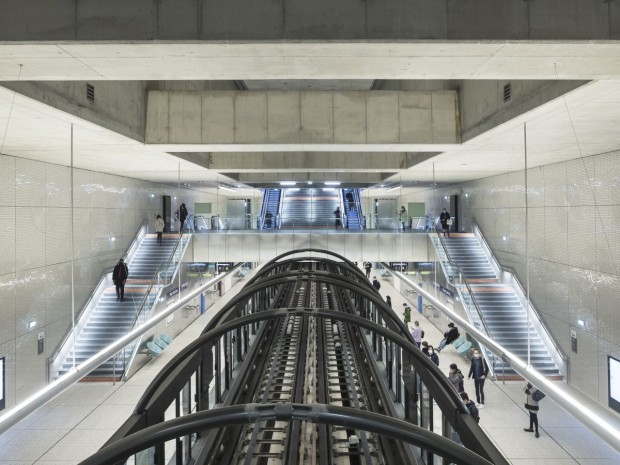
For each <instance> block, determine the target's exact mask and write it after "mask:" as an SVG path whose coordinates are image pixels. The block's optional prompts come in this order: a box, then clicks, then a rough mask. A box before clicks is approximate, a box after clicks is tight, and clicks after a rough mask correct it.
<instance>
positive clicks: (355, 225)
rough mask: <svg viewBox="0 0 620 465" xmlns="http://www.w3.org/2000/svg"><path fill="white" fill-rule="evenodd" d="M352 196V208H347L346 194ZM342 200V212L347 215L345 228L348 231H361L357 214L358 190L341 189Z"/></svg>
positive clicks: (359, 210) (358, 209) (359, 209)
mask: <svg viewBox="0 0 620 465" xmlns="http://www.w3.org/2000/svg"><path fill="white" fill-rule="evenodd" d="M349 192H350V193H351V195H353V202H354V204H355V206H354V208H349V207H350V205H349V201H348V200H347V193H349ZM342 198H343V199H344V212H345V213H346V215H347V227H348V229H362V222H361V221H360V217H359V212H361V208H359V189H342Z"/></svg>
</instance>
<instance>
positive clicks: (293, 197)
mask: <svg viewBox="0 0 620 465" xmlns="http://www.w3.org/2000/svg"><path fill="white" fill-rule="evenodd" d="M339 206H341V203H340V192H339V190H338V189H284V190H283V192H282V209H281V215H280V216H281V224H282V228H326V227H334V225H335V224H336V217H335V216H334V211H335V210H336V208H338V207H339ZM343 216H344V215H343Z"/></svg>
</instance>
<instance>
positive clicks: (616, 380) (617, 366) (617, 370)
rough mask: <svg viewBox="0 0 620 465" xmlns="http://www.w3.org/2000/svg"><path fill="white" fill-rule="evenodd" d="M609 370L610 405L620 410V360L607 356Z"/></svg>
mask: <svg viewBox="0 0 620 465" xmlns="http://www.w3.org/2000/svg"><path fill="white" fill-rule="evenodd" d="M607 368H608V370H609V378H608V379H609V391H608V392H609V406H610V407H611V408H612V409H614V410H616V411H617V412H620V360H618V359H615V358H613V357H611V356H607Z"/></svg>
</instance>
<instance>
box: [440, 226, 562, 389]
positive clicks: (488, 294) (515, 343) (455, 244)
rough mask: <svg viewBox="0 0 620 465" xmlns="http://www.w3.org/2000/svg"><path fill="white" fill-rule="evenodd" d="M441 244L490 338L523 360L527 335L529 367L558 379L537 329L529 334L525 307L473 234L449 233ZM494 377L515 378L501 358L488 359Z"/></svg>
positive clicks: (559, 376)
mask: <svg viewBox="0 0 620 465" xmlns="http://www.w3.org/2000/svg"><path fill="white" fill-rule="evenodd" d="M443 243H444V245H445V248H446V250H447V252H448V254H449V256H450V261H451V262H453V263H456V264H457V265H458V266H459V268H460V269H461V271H462V273H463V274H464V277H465V279H466V280H467V283H468V284H469V287H470V289H471V290H472V293H473V297H474V299H475V301H476V303H477V304H478V308H479V309H480V313H481V314H482V318H483V319H484V323H485V325H486V328H487V330H488V332H489V333H490V334H489V336H490V337H491V338H492V339H494V340H495V341H497V343H498V344H500V345H501V346H503V347H505V348H506V349H508V350H509V351H511V352H512V353H513V354H515V355H516V356H518V357H519V358H520V359H522V360H527V359H528V357H527V356H528V349H527V343H528V332H529V336H530V360H531V364H532V366H533V367H534V368H535V369H536V370H538V371H539V372H540V373H542V374H544V375H545V376H548V377H552V378H556V377H557V378H559V379H561V378H562V376H561V374H560V370H559V369H558V367H557V365H556V363H555V361H554V359H553V357H552V355H551V354H550V352H549V351H550V350H555V349H553V348H548V347H547V345H546V344H545V343H544V342H543V340H542V339H541V336H540V334H539V333H538V330H537V329H536V328H535V327H534V326H532V325H530V329H529V331H528V325H527V313H526V310H525V306H524V305H522V303H521V300H520V299H519V297H518V296H517V294H516V293H515V290H514V289H513V288H512V287H511V286H508V285H506V284H503V283H501V282H500V279H499V276H497V274H496V273H495V271H494V269H493V267H492V265H491V263H490V262H489V260H488V259H487V256H486V254H485V251H484V250H483V249H482V246H481V244H480V242H479V239H478V238H477V237H476V236H475V235H474V234H452V235H451V237H449V238H448V237H444V238H443ZM490 359H491V360H492V361H494V362H493V365H494V366H493V370H494V372H495V374H496V375H497V376H498V377H499V378H502V376H503V377H504V379H510V378H516V377H518V375H517V374H516V372H514V371H513V370H512V369H510V368H509V367H503V366H502V365H503V364H502V361H501V359H498V358H497V357H490Z"/></svg>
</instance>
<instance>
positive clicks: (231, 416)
mask: <svg viewBox="0 0 620 465" xmlns="http://www.w3.org/2000/svg"><path fill="white" fill-rule="evenodd" d="M268 420H276V421H288V422H290V421H292V420H301V421H307V422H311V423H323V424H329V425H338V426H348V427H352V428H356V429H359V430H362V431H369V432H372V433H376V434H381V435H385V436H388V437H391V438H394V439H398V440H400V441H403V442H406V443H409V444H412V445H414V446H418V447H421V448H424V449H427V450H430V451H432V452H433V453H434V454H437V455H439V456H441V457H445V458H446V459H448V460H449V461H450V462H451V463H457V464H461V465H493V462H491V461H489V460H487V459H485V458H483V457H481V456H480V455H478V454H476V453H475V452H472V451H471V450H468V449H465V448H463V447H461V446H460V445H459V444H457V443H455V442H453V441H451V440H449V439H447V438H444V437H443V436H440V435H438V434H436V433H432V432H430V431H428V430H427V429H425V428H422V427H420V426H417V425H414V424H412V423H409V422H406V421H403V420H398V419H396V418H391V417H388V416H385V415H381V414H378V413H373V412H368V411H364V410H358V409H354V408H350V407H337V406H333V405H323V404H309V405H306V404H284V403H282V404H240V405H234V406H230V407H222V408H219V409H215V410H207V411H204V412H199V413H193V414H190V415H185V416H183V417H180V418H176V419H173V420H168V421H166V422H164V423H160V424H157V425H154V426H151V427H148V428H145V429H143V430H141V431H138V432H136V433H133V434H131V435H129V436H127V437H125V438H123V439H120V440H118V441H116V442H114V443H112V444H110V445H108V446H105V447H104V448H102V449H100V450H99V451H98V452H97V453H96V454H94V455H92V456H90V457H89V458H87V459H85V460H83V461H82V462H80V465H104V464H109V463H117V462H122V461H125V460H126V459H127V458H128V457H129V456H130V455H132V454H136V453H138V452H141V451H143V450H145V449H148V448H149V447H153V446H156V445H157V444H160V443H162V442H165V441H169V440H172V439H175V438H178V437H181V436H186V435H188V434H192V433H195V432H197V431H205V430H209V429H215V428H222V427H226V426H232V425H241V424H247V423H256V422H261V421H268Z"/></svg>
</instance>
